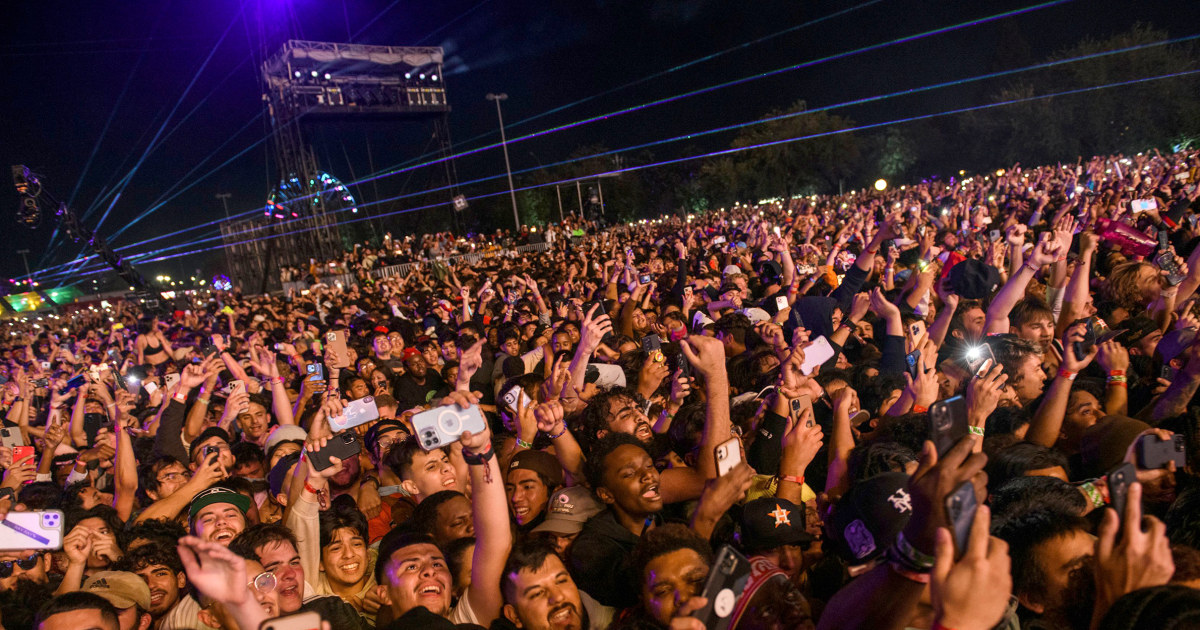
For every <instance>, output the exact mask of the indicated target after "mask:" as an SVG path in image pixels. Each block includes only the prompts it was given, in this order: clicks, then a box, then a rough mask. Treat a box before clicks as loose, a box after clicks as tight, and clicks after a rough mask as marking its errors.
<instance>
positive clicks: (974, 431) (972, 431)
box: [967, 425, 983, 437]
mask: <svg viewBox="0 0 1200 630" xmlns="http://www.w3.org/2000/svg"><path fill="white" fill-rule="evenodd" d="M967 431H968V432H970V434H971V435H978V436H979V437H983V427H977V426H973V425H972V426H969V427H967Z"/></svg>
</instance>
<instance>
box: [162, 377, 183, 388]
mask: <svg viewBox="0 0 1200 630" xmlns="http://www.w3.org/2000/svg"><path fill="white" fill-rule="evenodd" d="M178 384H179V375H178V374H164V375H163V385H164V386H166V388H167V389H171V388H172V387H175V386H176V385H178Z"/></svg>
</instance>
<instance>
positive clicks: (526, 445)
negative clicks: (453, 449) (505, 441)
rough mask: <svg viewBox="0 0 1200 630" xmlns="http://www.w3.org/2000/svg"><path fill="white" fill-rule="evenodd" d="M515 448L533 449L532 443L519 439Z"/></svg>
mask: <svg viewBox="0 0 1200 630" xmlns="http://www.w3.org/2000/svg"><path fill="white" fill-rule="evenodd" d="M517 446H518V447H520V448H527V449H531V448H533V444H532V443H530V442H526V441H525V440H522V439H521V438H517ZM464 459H465V457H464Z"/></svg>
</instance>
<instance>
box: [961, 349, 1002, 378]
mask: <svg viewBox="0 0 1200 630" xmlns="http://www.w3.org/2000/svg"><path fill="white" fill-rule="evenodd" d="M966 360H967V369H969V370H971V373H972V374H979V373H980V372H981V371H983V370H990V369H991V368H992V366H993V365H995V364H996V356H995V355H993V354H992V347H991V346H990V345H988V344H986V343H980V344H979V345H978V346H971V347H969V348H967V355H966Z"/></svg>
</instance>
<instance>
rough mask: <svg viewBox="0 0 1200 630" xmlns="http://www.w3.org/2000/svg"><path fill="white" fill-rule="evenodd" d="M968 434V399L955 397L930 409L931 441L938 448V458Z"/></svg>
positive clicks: (936, 403) (939, 402) (937, 403)
mask: <svg viewBox="0 0 1200 630" xmlns="http://www.w3.org/2000/svg"><path fill="white" fill-rule="evenodd" d="M968 433H970V430H969V429H968V428H967V399H966V398H963V397H962V396H955V397H953V398H947V399H946V400H939V401H937V402H935V403H933V405H931V406H930V407H929V439H930V440H933V444H934V446H936V447H937V452H938V456H942V455H945V454H946V452H947V451H949V450H950V449H951V448H954V445H955V444H957V443H958V441H959V440H961V439H963V438H965V437H967V434H968Z"/></svg>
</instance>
